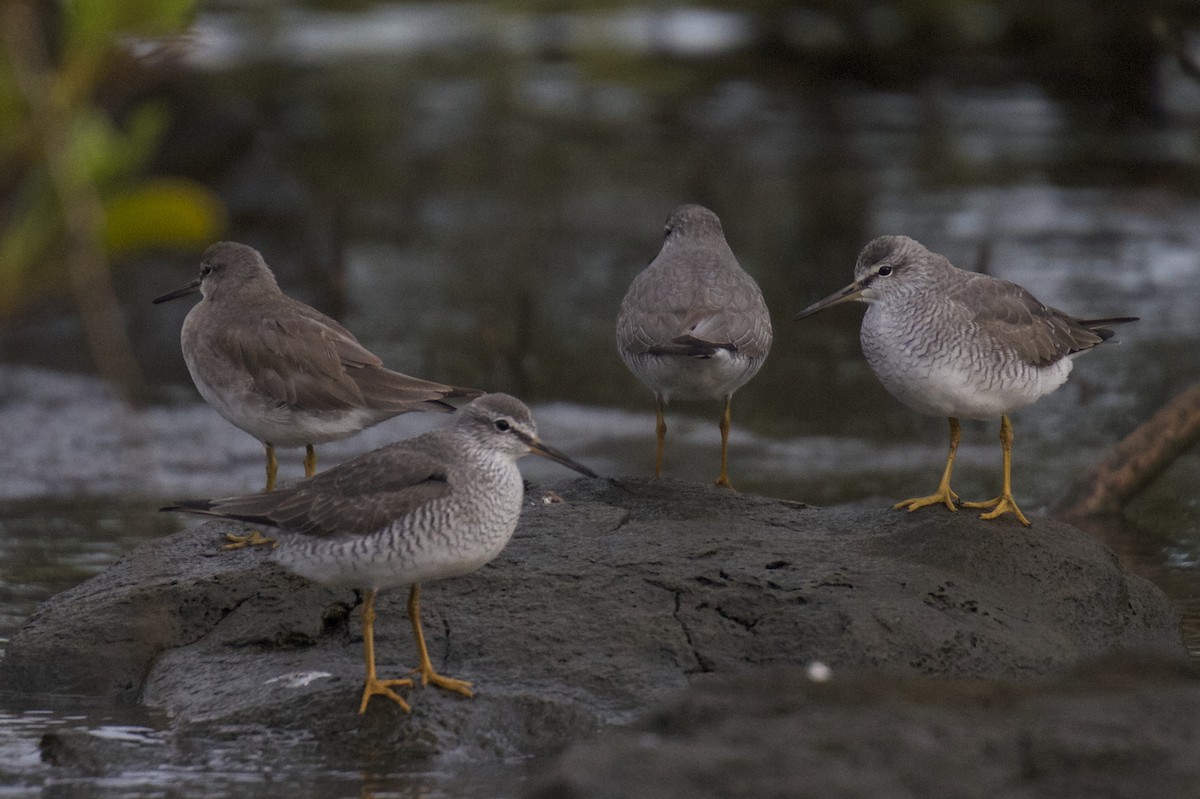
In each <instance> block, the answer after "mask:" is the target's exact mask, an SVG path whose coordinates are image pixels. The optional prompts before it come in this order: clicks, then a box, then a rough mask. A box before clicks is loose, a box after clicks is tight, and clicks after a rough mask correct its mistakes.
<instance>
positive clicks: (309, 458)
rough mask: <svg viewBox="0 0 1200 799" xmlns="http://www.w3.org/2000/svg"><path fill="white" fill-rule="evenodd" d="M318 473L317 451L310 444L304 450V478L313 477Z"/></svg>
mask: <svg viewBox="0 0 1200 799" xmlns="http://www.w3.org/2000/svg"><path fill="white" fill-rule="evenodd" d="M316 473H317V451H316V450H315V449H314V448H313V445H312V444H309V445H308V446H307V447H305V448H304V476H305V477H312V476H313V475H314V474H316Z"/></svg>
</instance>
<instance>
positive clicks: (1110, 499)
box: [1051, 383, 1200, 520]
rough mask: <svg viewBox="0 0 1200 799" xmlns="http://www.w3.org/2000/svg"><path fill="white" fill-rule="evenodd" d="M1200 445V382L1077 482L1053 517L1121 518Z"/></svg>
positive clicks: (1160, 410)
mask: <svg viewBox="0 0 1200 799" xmlns="http://www.w3.org/2000/svg"><path fill="white" fill-rule="evenodd" d="M1197 441H1200V383H1198V384H1196V385H1194V386H1192V387H1190V388H1188V389H1186V390H1185V391H1183V392H1182V393H1181V394H1178V395H1176V396H1175V397H1172V398H1171V399H1170V400H1169V401H1168V402H1167V404H1166V405H1164V406H1163V407H1162V408H1160V409H1159V410H1158V412H1157V413H1155V414H1154V415H1153V416H1152V417H1150V419H1149V420H1147V421H1146V422H1144V423H1143V424H1141V425H1140V426H1139V427H1138V428H1137V429H1136V430H1134V431H1133V432H1132V433H1130V434H1129V435H1127V436H1125V438H1123V439H1122V440H1121V442H1120V443H1119V444H1117V446H1116V447H1114V448H1113V450H1112V452H1110V453H1109V454H1108V456H1107V457H1106V458H1104V460H1102V461H1101V462H1100V463H1099V464H1097V465H1096V467H1095V468H1094V469H1092V471H1091V472H1090V473H1088V474H1087V475H1086V476H1085V477H1084V478H1083V479H1082V480H1080V481H1079V482H1078V483H1076V484H1075V486H1073V487H1072V488H1071V490H1070V492H1068V494H1067V496H1066V498H1065V499H1063V501H1062V502H1060V503H1059V504H1058V505H1056V506H1055V507H1054V509H1053V510H1052V511H1051V515H1052V516H1056V517H1058V518H1060V519H1068V520H1075V519H1082V518H1088V517H1096V516H1107V515H1115V514H1118V513H1120V512H1121V510H1122V508H1124V507H1125V505H1126V504H1128V502H1129V501H1130V500H1131V499H1133V498H1134V497H1135V496H1137V495H1138V494H1139V493H1140V492H1141V491H1142V490H1143V489H1145V488H1146V487H1147V486H1148V485H1150V483H1152V482H1154V480H1155V478H1157V477H1158V476H1159V475H1160V474H1162V473H1163V471H1164V470H1166V468H1167V467H1168V466H1170V465H1171V463H1172V462H1174V460H1175V459H1176V458H1178V457H1179V456H1180V455H1182V454H1183V453H1185V452H1187V451H1188V450H1189V449H1191V448H1192V447H1194V446H1195V445H1196V442H1197Z"/></svg>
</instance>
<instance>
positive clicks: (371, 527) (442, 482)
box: [180, 442, 453, 537]
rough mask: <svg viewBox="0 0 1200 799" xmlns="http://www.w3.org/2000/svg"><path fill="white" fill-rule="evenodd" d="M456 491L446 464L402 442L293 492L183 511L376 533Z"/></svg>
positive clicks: (329, 531)
mask: <svg viewBox="0 0 1200 799" xmlns="http://www.w3.org/2000/svg"><path fill="white" fill-rule="evenodd" d="M452 490H453V488H452V486H451V485H450V483H449V478H448V474H447V471H446V469H445V466H444V464H443V463H442V462H441V461H439V460H438V459H436V458H433V457H432V456H430V455H427V454H425V453H424V452H421V451H420V450H417V449H414V448H412V447H410V446H408V444H407V442H400V443H397V444H392V445H390V446H388V447H383V448H381V449H377V450H374V451H372V452H368V453H367V454H366V455H362V456H360V457H358V458H355V459H354V460H351V461H347V462H346V463H344V464H342V465H340V466H337V467H335V468H333V469H330V470H329V471H327V472H322V473H321V474H319V475H317V476H315V477H312V478H310V479H308V480H305V481H303V482H301V483H297V484H295V485H293V486H290V487H287V488H282V489H278V490H275V491H270V492H264V493H260V494H250V495H248V496H243V497H231V498H229V499H219V500H213V501H212V502H209V503H206V504H207V507H206V508H204V509H196V508H188V507H181V508H180V509H182V510H190V511H192V512H199V513H202V514H204V515H207V516H217V517H221V518H228V519H236V520H241V521H248V522H252V523H259V524H269V525H272V526H274V527H278V528H280V529H281V530H286V531H288V532H292V533H302V534H305V535H311V536H316V537H326V536H333V535H338V534H343V533H369V532H374V531H375V530H379V529H382V528H383V527H385V526H387V525H388V524H389V523H391V522H392V521H393V520H395V519H397V518H399V517H401V516H405V515H407V514H409V513H412V512H413V511H415V510H416V509H418V508H420V507H421V506H422V505H425V504H427V503H429V502H431V501H433V500H435V499H439V498H442V497H446V496H448V495H449V494H450V492H451V491H452Z"/></svg>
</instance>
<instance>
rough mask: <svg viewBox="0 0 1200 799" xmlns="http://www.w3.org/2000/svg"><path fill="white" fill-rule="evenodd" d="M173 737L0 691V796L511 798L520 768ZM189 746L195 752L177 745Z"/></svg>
mask: <svg viewBox="0 0 1200 799" xmlns="http://www.w3.org/2000/svg"><path fill="white" fill-rule="evenodd" d="M176 743H177V742H176V741H174V740H173V737H172V733H171V732H170V730H169V725H168V723H167V720H166V719H164V718H162V717H160V716H156V715H155V714H153V713H150V712H147V711H145V710H144V709H141V708H125V707H113V706H112V705H108V704H105V703H103V702H98V701H96V700H93V699H88V698H83V697H71V696H50V695H46V696H32V697H31V696H16V695H12V694H5V693H3V692H2V691H0V796H3V797H5V799H34V798H35V797H47V796H56V797H70V796H80V797H96V798H97V799H117V797H120V798H121V799H157V798H159V797H163V796H187V797H200V798H202V799H225V797H239V796H255V797H270V799H295V797H298V796H321V797H359V796H362V797H368V796H378V797H381V798H382V797H413V799H417V798H418V797H420V799H452V798H453V797H463V796H490V797H506V796H515V795H517V793H518V791H517V786H519V785H520V784H521V781H522V780H523V779H524V775H525V772H526V769H527V767H528V764H526V763H509V764H505V763H488V764H478V765H474V766H472V767H471V768H468V769H461V770H459V771H458V773H453V774H450V773H447V772H446V771H445V770H442V769H438V770H432V769H431V768H430V764H428V763H404V762H398V761H397V760H396V758H395V757H394V756H392V755H391V753H388V752H384V751H379V750H377V749H375V748H374V747H370V746H364V747H363V750H362V752H361V754H360V757H359V759H358V762H355V763H351V764H347V763H345V762H331V761H330V760H329V759H328V758H327V757H325V756H324V755H323V754H322V751H321V747H320V746H318V745H316V744H315V742H313V741H309V740H305V739H304V737H303V736H302V735H299V734H297V733H286V734H282V733H278V732H275V731H270V730H263V729H257V728H252V727H247V726H236V727H229V728H226V729H223V730H217V731H215V732H213V733H211V734H209V735H207V736H205V737H204V738H202V739H198V740H195V741H188V742H184V743H183V746H184V748H185V751H184V752H180V751H179V750H178V749H177V748H176ZM193 746H194V747H203V748H204V751H203V753H196V752H189V751H186V749H187V747H193ZM181 755H182V756H183V757H186V758H188V761H187V762H186V763H181V762H178V761H179V760H180V758H181Z"/></svg>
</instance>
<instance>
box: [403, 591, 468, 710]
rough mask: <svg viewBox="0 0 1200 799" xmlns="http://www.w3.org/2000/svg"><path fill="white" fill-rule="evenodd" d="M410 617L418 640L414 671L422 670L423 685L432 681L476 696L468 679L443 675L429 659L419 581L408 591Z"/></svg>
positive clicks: (448, 689)
mask: <svg viewBox="0 0 1200 799" xmlns="http://www.w3.org/2000/svg"><path fill="white" fill-rule="evenodd" d="M408 618H409V620H410V621H411V622H412V628H413V638H415V639H416V641H417V657H418V658H419V662H418V665H417V668H416V669H414V670H413V671H414V673H416V672H420V674H421V685H429V684H430V683H432V684H433V685H436V686H437V687H438V688H445V689H446V690H447V691H454V692H455V693H459V694H462V695H463V696H465V697H468V698H470V697H472V696H474V694H473V693H471V683H469V682H467V681H466V680H456V679H454V678H452V677H443V676H442V675H441V674H438V673H437V672H436V671H434V670H433V663H432V662H431V661H430V660H429V650H428V649H427V648H426V647H425V633H424V632H422V630H421V586H420V585H418V584H417V583H413V586H412V588H411V589H409V592H408Z"/></svg>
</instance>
